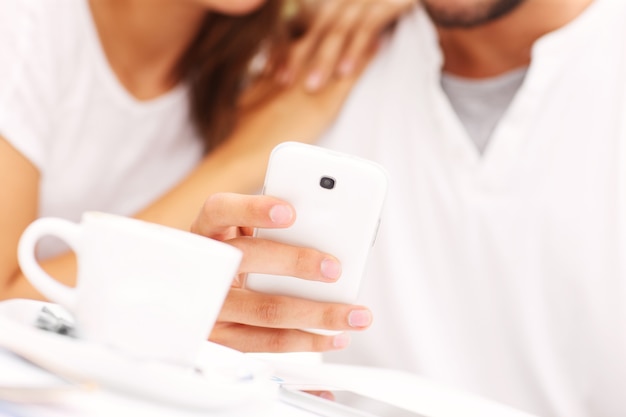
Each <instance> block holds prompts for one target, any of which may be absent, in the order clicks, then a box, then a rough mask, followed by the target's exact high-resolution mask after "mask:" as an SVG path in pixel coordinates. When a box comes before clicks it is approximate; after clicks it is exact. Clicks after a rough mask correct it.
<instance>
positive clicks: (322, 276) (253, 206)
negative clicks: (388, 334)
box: [191, 193, 371, 352]
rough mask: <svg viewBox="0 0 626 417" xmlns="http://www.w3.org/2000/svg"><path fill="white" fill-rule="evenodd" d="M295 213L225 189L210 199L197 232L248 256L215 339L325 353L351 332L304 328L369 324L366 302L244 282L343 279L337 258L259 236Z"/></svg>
mask: <svg viewBox="0 0 626 417" xmlns="http://www.w3.org/2000/svg"><path fill="white" fill-rule="evenodd" d="M295 216H296V213H295V211H294V209H293V207H291V206H290V205H289V204H287V203H285V202H283V201H281V200H278V199H276V198H273V197H268V196H245V195H239V194H226V193H222V194H215V195H213V196H211V197H209V198H208V199H207V200H206V202H205V204H204V206H203V209H202V211H201V212H200V214H199V215H198V217H197V219H196V220H195V222H194V224H193V225H192V228H191V231H192V232H194V233H198V234H201V235H204V236H208V237H211V238H213V239H218V240H222V241H225V242H227V243H229V244H231V245H233V246H235V247H237V248H239V249H240V250H242V251H243V254H244V256H243V260H242V262H241V266H240V270H239V272H240V274H241V275H240V276H239V277H238V279H236V280H235V282H234V283H233V286H232V288H231V290H230V293H229V295H228V297H227V298H226V301H225V303H224V307H223V308H222V311H221V313H220V315H219V318H218V321H217V323H216V325H215V327H214V328H213V332H212V333H211V337H210V339H211V340H212V341H214V342H217V343H220V344H223V345H226V346H230V347H232V348H235V349H238V350H241V351H245V352H292V351H314V352H321V351H327V350H335V349H342V348H344V347H346V346H347V345H348V343H349V337H348V335H347V334H345V333H343V334H339V335H337V336H320V335H317V334H312V333H307V332H303V331H300V330H297V329H303V328H316V329H329V330H361V329H364V328H367V327H368V326H369V324H370V322H371V312H370V311H369V310H368V309H367V308H365V307H361V306H353V305H345V304H335V303H322V302H316V301H310V300H304V299H298V298H292V297H284V296H276V295H271V294H261V293H255V292H253V291H249V290H247V289H245V288H243V287H242V284H241V283H242V277H243V276H245V274H246V273H250V272H256V273H265V274H276V275H288V276H295V277H299V278H300V279H307V280H314V281H322V282H334V281H336V280H337V279H339V274H340V270H341V267H340V265H339V262H338V260H337V259H336V258H334V257H333V256H332V255H329V254H324V253H321V252H318V251H316V250H313V249H308V248H299V247H294V246H289V245H284V244H281V243H277V242H272V241H267V240H262V239H257V238H254V237H252V231H253V228H255V227H263V228H285V227H289V226H290V225H291V224H293V221H294V220H295ZM294 279H297V278H294Z"/></svg>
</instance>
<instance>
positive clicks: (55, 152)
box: [0, 0, 202, 257]
mask: <svg viewBox="0 0 626 417" xmlns="http://www.w3.org/2000/svg"><path fill="white" fill-rule="evenodd" d="M0 136H2V137H4V138H5V139H6V140H7V141H8V142H9V143H10V144H11V145H12V146H13V147H15V148H16V149H17V150H18V151H19V152H21V153H22V154H23V155H24V156H25V157H26V158H28V160H30V162H32V163H33V165H34V166H35V167H37V169H38V170H39V172H40V174H41V181H40V189H39V197H40V200H39V205H40V207H39V216H56V217H63V218H66V219H70V220H78V219H79V218H80V215H81V213H82V212H83V211H85V210H100V211H105V212H111V213H117V214H124V215H132V214H134V213H136V212H137V211H139V210H140V209H142V208H144V207H146V206H147V205H148V204H150V203H151V202H153V201H154V200H155V199H156V198H158V197H159V196H161V195H163V194H164V193H165V192H166V191H167V190H169V189H171V188H172V187H173V186H174V185H175V184H177V183H178V182H180V181H181V179H182V178H183V177H185V176H186V175H187V174H188V173H189V172H190V171H191V169H192V168H193V167H194V166H195V165H196V164H197V163H198V161H199V160H200V158H201V156H202V143H201V141H200V140H199V139H198V137H197V134H196V133H195V130H194V129H193V127H192V125H191V123H190V119H189V109H188V104H187V91H186V88H185V87H183V86H179V87H177V88H176V89H174V90H172V91H171V92H169V93H167V94H165V95H164V96H161V97H159V98H157V99H155V100H150V101H138V100H136V99H135V98H134V97H133V96H131V95H130V94H129V92H128V91H127V90H125V89H124V87H123V86H122V85H121V84H120V82H119V81H118V79H117V78H116V76H115V74H114V73H113V72H112V70H111V68H110V66H109V64H108V62H107V59H106V56H105V54H104V52H103V49H102V47H101V45H100V42H99V38H98V35H97V31H96V28H95V26H94V22H93V20H92V17H91V13H90V10H89V6H88V2H87V1H86V0H0ZM59 250H61V247H59V246H57V245H56V243H51V244H50V246H48V247H44V248H42V255H43V256H44V257H47V256H51V255H53V254H55V253H57V252H58V251H59Z"/></svg>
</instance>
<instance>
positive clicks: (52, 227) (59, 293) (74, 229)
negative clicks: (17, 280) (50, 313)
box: [17, 217, 80, 311]
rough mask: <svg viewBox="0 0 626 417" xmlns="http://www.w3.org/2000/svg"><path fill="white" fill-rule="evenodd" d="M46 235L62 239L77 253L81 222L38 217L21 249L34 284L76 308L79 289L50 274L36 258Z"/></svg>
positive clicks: (24, 267) (20, 257)
mask: <svg viewBox="0 0 626 417" xmlns="http://www.w3.org/2000/svg"><path fill="white" fill-rule="evenodd" d="M44 236H54V237H58V238H60V239H62V240H63V241H65V242H66V243H67V244H68V245H69V246H70V248H72V249H73V250H74V252H76V253H77V252H78V242H79V239H80V225H78V224H76V223H72V222H70V221H67V220H63V219H57V218H51V217H47V218H41V219H37V220H35V221H34V222H33V223H31V224H30V225H29V226H28V227H27V228H26V230H25V231H24V233H23V234H22V236H21V237H20V242H19V245H18V248H17V255H18V261H19V263H20V268H21V269H22V273H23V274H24V275H25V276H26V278H27V279H28V280H29V281H30V283H31V284H32V285H33V286H34V287H35V288H37V289H38V290H39V291H40V292H41V293H42V294H43V295H45V296H46V297H47V298H48V299H50V300H51V301H53V302H55V303H58V304H60V305H62V306H63V307H65V308H67V309H68V310H70V311H74V307H75V305H76V293H75V289H74V288H71V287H68V286H67V285H64V284H61V283H60V282H58V281H56V280H55V279H54V278H52V277H51V276H50V275H48V274H47V273H46V272H45V271H44V270H43V269H42V268H41V266H40V265H39V263H38V262H37V259H36V258H35V248H36V245H37V242H38V241H39V240H40V239H41V238H42V237H44Z"/></svg>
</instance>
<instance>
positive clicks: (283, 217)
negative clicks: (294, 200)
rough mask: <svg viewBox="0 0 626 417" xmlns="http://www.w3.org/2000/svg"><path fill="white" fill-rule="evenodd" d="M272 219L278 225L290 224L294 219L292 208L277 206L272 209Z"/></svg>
mask: <svg viewBox="0 0 626 417" xmlns="http://www.w3.org/2000/svg"><path fill="white" fill-rule="evenodd" d="M270 219H271V220H272V222H274V223H276V224H289V223H290V222H291V220H292V219H293V211H292V210H291V207H289V206H285V205H281V204H279V205H276V206H274V207H272V208H271V209H270Z"/></svg>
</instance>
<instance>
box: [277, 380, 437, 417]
mask: <svg viewBox="0 0 626 417" xmlns="http://www.w3.org/2000/svg"><path fill="white" fill-rule="evenodd" d="M279 392H280V399H281V401H283V402H285V403H287V404H290V405H292V406H294V407H298V408H301V409H304V410H307V411H311V412H314V413H316V414H319V415H321V416H325V417H425V416H423V415H421V414H418V413H416V412H414V411H409V410H407V409H405V408H401V407H399V406H396V405H394V404H391V403H388V402H384V401H380V400H377V399H375V398H372V397H368V396H365V395H361V394H358V393H356V392H353V391H347V390H339V389H327V388H324V387H313V386H311V387H307V386H298V385H289V384H287V385H281V387H280V391H279ZM322 392H323V393H324V396H321V395H320V394H321V393H322Z"/></svg>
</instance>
